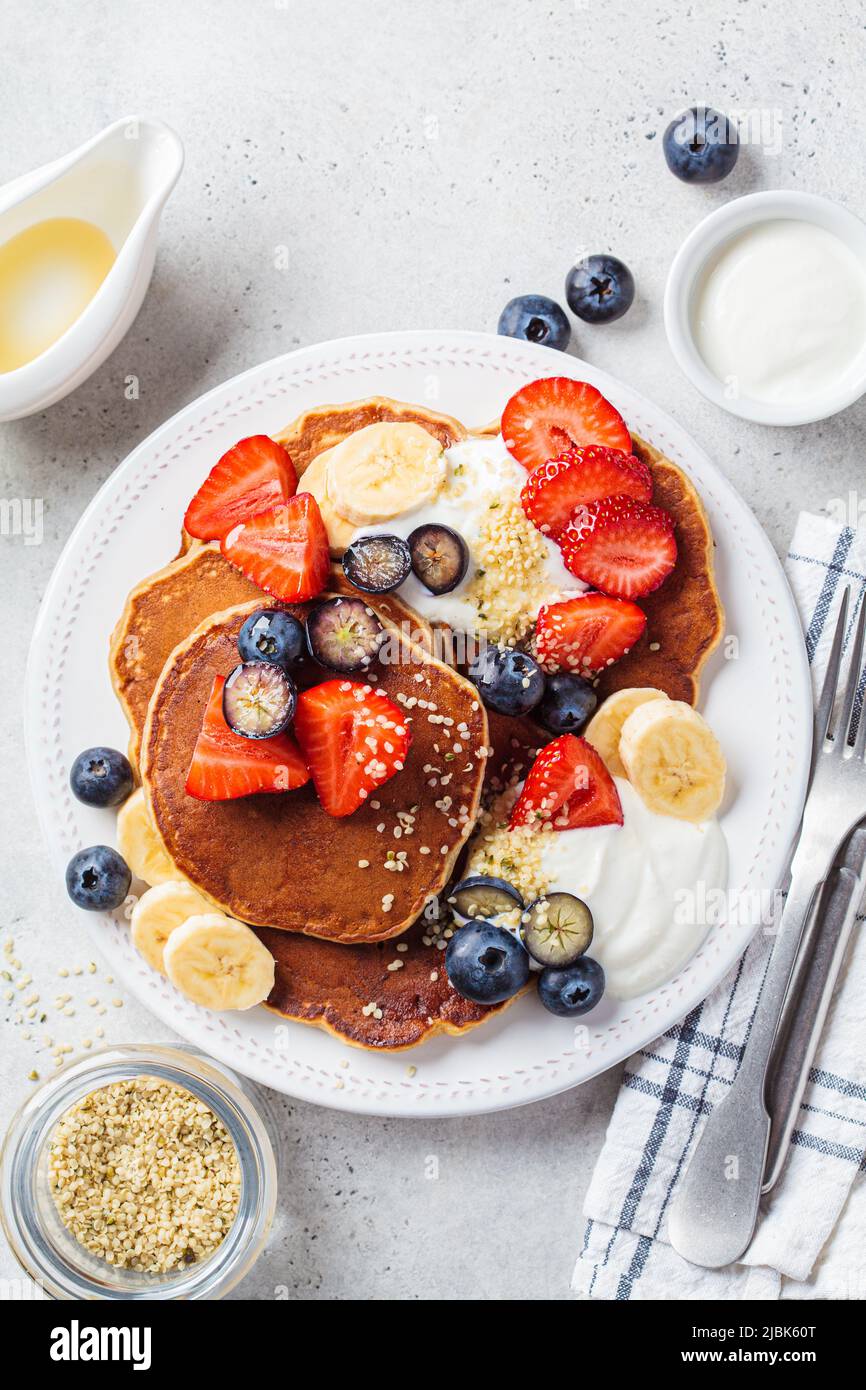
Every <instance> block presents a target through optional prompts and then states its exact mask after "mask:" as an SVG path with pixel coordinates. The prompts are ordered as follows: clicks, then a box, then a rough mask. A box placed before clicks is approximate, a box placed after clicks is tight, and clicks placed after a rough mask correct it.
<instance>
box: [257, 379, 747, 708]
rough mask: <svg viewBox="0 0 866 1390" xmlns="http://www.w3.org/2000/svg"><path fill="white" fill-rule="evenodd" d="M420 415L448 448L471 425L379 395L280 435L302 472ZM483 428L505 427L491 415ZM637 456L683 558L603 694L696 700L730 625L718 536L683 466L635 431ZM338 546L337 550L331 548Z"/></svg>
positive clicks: (648, 603) (319, 414) (650, 600)
mask: <svg viewBox="0 0 866 1390" xmlns="http://www.w3.org/2000/svg"><path fill="white" fill-rule="evenodd" d="M401 419H402V420H414V421H415V422H417V423H418V424H420V425H422V426H423V427H424V428H425V429H429V430H430V432H431V433H432V434H435V435H436V437H437V438H438V439H440V441H441V442H442V444H443V446H444V447H446V448H447V447H448V446H449V445H450V444H451V443H454V442H456V441H457V440H458V439H464V438H466V435H467V432H466V430H465V429H464V428H463V426H462V425H460V424H459V423H458V422H457V421H456V420H452V419H449V417H448V416H434V415H431V414H430V413H429V412H427V411H425V410H424V409H423V408H421V407H418V406H407V405H405V404H404V403H403V402H401V401H393V400H388V399H386V398H384V397H374V398H373V399H371V400H369V401H353V402H352V403H351V404H349V405H345V406H320V407H318V408H317V409H316V410H311V411H307V412H306V413H305V414H304V415H301V416H299V417H298V419H297V420H295V421H294V422H293V423H292V424H291V425H289V426H288V427H287V428H286V429H285V430H283V431H282V432H281V433H280V434H279V435H276V436H275V438H277V439H279V440H280V442H281V443H283V444H284V445H285V447H286V448H287V449H288V451H289V453H290V454H291V455H292V458H293V459H294V462H295V466H296V467H297V469H298V472H299V473H303V472H304V470H305V469H306V468H307V467H308V466H309V464H310V463H311V462H312V460H313V459H314V458H315V457H316V455H317V454H319V453H321V452H323V451H324V450H325V449H329V448H331V447H333V445H335V444H338V443H339V442H340V440H341V439H344V438H345V437H346V435H348V434H351V433H353V431H354V430H356V429H361V428H362V427H363V426H364V425H369V424H373V423H375V422H377V421H379V420H401ZM474 433H475V434H476V435H485V436H491V435H496V434H498V433H499V422H498V421H491V422H490V423H489V424H487V425H484V426H482V427H481V428H480V429H478V430H476V431H474ZM632 446H633V449H634V452H635V454H636V455H637V457H638V458H640V459H642V460H643V461H644V463H646V465H647V466H648V468H649V470H650V472H651V474H652V480H653V502H654V504H655V505H656V506H659V507H664V508H665V509H666V510H667V511H669V512H670V514H671V516H672V517H673V518H674V524H675V528H676V539H677V565H676V569H675V570H674V572H673V574H671V575H670V576H669V577H668V578H667V579H666V580H665V582H664V584H662V586H661V588H660V589H657V590H656V592H655V593H654V594H650V595H648V597H647V598H645V599H640V600H639V604H640V607H641V608H643V610H644V612H645V613H646V615H647V627H646V631H645V633H644V635H643V636H642V637H641V639H640V641H639V642H636V643H635V645H634V647H633V648H632V650H631V651H630V652H629V653H628V654H627V655H626V656H624V657H623V658H622V659H621V660H620V661H617V662H616V663H615V664H614V665H613V666H611V667H609V668H608V670H606V671H604V672H602V674H601V676H600V677H599V678H598V681H597V682H596V688H597V690H598V693H599V698H600V699H604V698H605V697H606V696H607V695H610V694H612V693H613V691H614V690H621V689H623V688H624V687H626V686H638V685H652V686H655V687H656V688H657V689H659V690H664V691H665V693H666V694H667V695H669V696H670V697H671V699H672V700H685V701H686V702H687V703H688V704H691V705H695V704H697V701H698V694H699V677H700V671H701V667H702V666H703V665H704V662H705V661H706V660H707V657H708V656H709V655H710V653H711V652H712V651H713V650H714V648H715V647H716V646H717V645H718V643H719V641H720V639H721V636H722V632H723V631H724V611H723V609H722V605H721V601H720V599H719V595H718V591H717V590H716V586H715V583H714V580H713V538H712V534H711V532H710V527H709V523H708V521H707V516H706V513H705V511H704V508H703V504H702V502H701V500H700V498H699V496H698V494H697V492H696V491H695V488H694V486H693V485H692V483H691V482H690V481H689V479H688V478H687V477H686V475H685V473H683V471H682V469H680V468H678V467H677V466H676V464H674V463H672V462H671V460H670V459H668V458H666V457H665V455H664V454H662V453H660V452H659V450H658V449H656V448H655V447H654V446H653V445H652V444H648V443H647V442H646V441H645V440H643V439H641V438H640V436H639V435H632ZM332 553H333V552H332Z"/></svg>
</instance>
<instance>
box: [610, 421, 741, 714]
mask: <svg viewBox="0 0 866 1390" xmlns="http://www.w3.org/2000/svg"><path fill="white" fill-rule="evenodd" d="M632 447H633V449H634V452H635V454H636V455H637V457H638V458H639V459H642V460H643V462H644V463H645V464H646V465H647V466H648V468H649V470H650V472H651V474H652V480H653V503H654V505H655V506H657V507H664V509H665V511H667V512H670V514H671V516H672V517H673V519H674V528H675V535H676V541H677V563H676V567H675V569H674V571H673V573H672V574H670V575H669V576H668V578H667V579H666V580H665V582H664V583H663V584H662V586H661V588H659V589H656V591H655V593H654V594H647V596H646V598H642V599H638V603H639V604H640V607H641V608H642V609H643V610H644V612H645V613H646V615H647V625H646V631H645V632H644V634H643V636H642V637H641V638H640V640H639V641H638V642H636V643H635V645H634V646H633V647H632V649H631V651H630V652H628V653H627V655H626V656H624V657H622V658H621V659H620V660H619V661H617V662H615V663H614V664H613V666H609V667H608V668H607V670H606V671H603V672H602V674H601V676H600V677H599V678H598V680H597V681H596V689H597V691H598V695H599V699H600V700H603V699H604V698H605V697H606V696H607V695H611V694H613V692H614V691H615V690H622V689H624V688H626V687H627V686H637V685H654V686H655V687H656V688H657V689H658V690H663V691H664V692H665V694H666V695H669V696H670V698H671V699H672V700H685V701H686V703H687V704H689V705H696V704H697V702H698V695H699V689H700V672H701V668H702V666H703V665H704V663H705V661H706V660H707V657H708V656H709V655H710V653H711V652H712V651H713V650H714V648H715V647H716V646H717V645H718V643H719V641H720V640H721V636H722V633H723V631H724V626H725V615H724V610H723V608H722V604H721V600H720V598H719V595H718V591H717V589H716V586H715V582H714V579H713V537H712V533H711V531H710V525H709V522H708V520H707V515H706V512H705V511H704V508H703V504H702V502H701V499H700V497H699V496H698V494H697V492H696V491H695V489H694V486H693V485H692V483H691V482H690V481H689V479H688V478H687V477H686V475H685V473H683V471H682V469H680V468H677V466H676V464H674V463H671V461H670V459H667V458H665V456H664V454H661V453H659V451H658V449H655V448H654V447H653V446H652V444H647V443H646V442H645V441H644V440H643V439H639V438H637V436H634V435H633V436H632Z"/></svg>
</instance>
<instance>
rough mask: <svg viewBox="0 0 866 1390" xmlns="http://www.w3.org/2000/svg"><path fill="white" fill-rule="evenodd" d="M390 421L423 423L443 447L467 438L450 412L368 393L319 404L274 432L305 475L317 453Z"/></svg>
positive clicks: (299, 470)
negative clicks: (441, 412)
mask: <svg viewBox="0 0 866 1390" xmlns="http://www.w3.org/2000/svg"><path fill="white" fill-rule="evenodd" d="M387 420H395V421H401V420H402V421H407V422H409V423H411V424H416V425H421V426H422V428H423V429H425V430H427V431H428V432H429V433H430V434H432V435H434V436H435V438H436V439H438V440H439V443H440V444H441V445H442V448H443V449H447V448H449V447H450V446H451V445H452V444H456V443H458V441H459V440H461V439H465V438H466V430H465V429H464V427H463V425H461V424H460V421H459V420H454V419H452V418H451V416H450V415H439V414H437V412H436V411H433V410H427V409H426V408H425V407H424V406H420V405H410V404H408V403H407V402H406V401H394V400H391V399H390V398H389V397H388V396H369V397H367V399H366V400H363V401H347V402H346V403H345V405H319V406H316V408H315V409H314V410H306V411H304V413H303V415H299V416H298V418H297V420H293V421H292V423H291V424H290V425H287V426H286V428H285V429H284V430H281V431H280V432H279V434H275V435H274V439H276V440H277V442H278V443H279V444H282V446H283V448H284V449H287V450H288V452H289V454H290V455H291V458H292V462H293V464H294V465H295V468H296V470H297V472H298V474H299V475H302V474H303V473H304V472H305V470H306V469H307V468H308V467H309V465H310V464H311V463H312V461H313V459H314V458H315V457H316V455H317V454H322V453H324V451H325V450H326V449H332V448H333V447H334V445H335V444H339V443H340V441H341V440H342V439H345V438H346V437H347V436H348V435H350V434H354V433H355V431H356V430H361V429H364V428H365V427H366V426H367V425H378V424H380V423H382V422H383V421H387Z"/></svg>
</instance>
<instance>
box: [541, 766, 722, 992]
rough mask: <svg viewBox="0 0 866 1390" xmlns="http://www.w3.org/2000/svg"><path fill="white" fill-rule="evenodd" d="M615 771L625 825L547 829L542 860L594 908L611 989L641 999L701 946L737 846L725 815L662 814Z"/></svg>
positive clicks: (594, 948)
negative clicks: (722, 820)
mask: <svg viewBox="0 0 866 1390" xmlns="http://www.w3.org/2000/svg"><path fill="white" fill-rule="evenodd" d="M614 780H615V782H616V787H617V791H618V792H619V796H620V800H621V802H622V810H623V824H622V825H601V826H595V827H590V828H588V829H583V830H560V831H555V832H551V833H550V834H545V835H544V836H543V840H544V845H543V849H542V856H541V863H542V868H543V871H544V875H545V877H546V878H548V879H549V881H550V884H549V889H548V891H550V892H553V891H555V890H558V891H560V892H564V893H573V894H574V895H575V897H578V898H582V899H583V901H584V902H585V903H586V904H587V906H588V907H589V909H590V911H591V912H592V916H593V921H594V924H595V931H594V935H593V939H592V945H591V946H590V948H589V951H588V954H589V955H591V956H594V957H595V959H596V960H597V961H598V962H599V964H600V965H602V966H603V967H604V972H605V976H606V981H607V989H608V990H609V991H610V993H611V994H612V995H614V996H615V997H616V998H617V999H633V998H634V997H635V996H636V995H638V994H644V993H645V992H646V991H647V990H650V989H654V988H655V987H656V986H657V985H661V984H664V983H665V981H667V980H669V979H671V978H672V976H674V975H675V974H676V973H677V971H678V970H679V969H680V967H681V966H682V965H685V963H686V961H687V960H689V958H690V957H691V956H693V955H694V953H695V951H696V950H697V949H698V947H699V946H700V944H701V941H702V940H703V938H704V936H705V935H706V931H707V926H708V923H707V922H705V921H702V920H700V918H701V917H702V915H704V914H703V913H702V908H701V904H702V903H704V902H705V901H706V898H707V895H712V894H713V893H714V892H716V891H717V890H723V889H724V888H725V887H726V885H727V877H728V848H727V844H726V842H725V837H724V834H723V832H722V829H721V827H720V826H719V824H718V821H716V820H711V821H706V822H704V823H703V824H698V825H695V824H692V823H691V822H689V821H684V820H677V819H675V818H674V817H673V816H657V815H655V814H654V812H652V811H650V810H648V808H647V807H646V806H645V805H644V803H643V801H642V800H641V798H640V797H639V796H638V794H637V792H636V791H635V789H634V787H633V786H632V785H631V783H630V782H627V781H625V779H624V778H621V777H617V778H615V779H614ZM711 900H712V899H711Z"/></svg>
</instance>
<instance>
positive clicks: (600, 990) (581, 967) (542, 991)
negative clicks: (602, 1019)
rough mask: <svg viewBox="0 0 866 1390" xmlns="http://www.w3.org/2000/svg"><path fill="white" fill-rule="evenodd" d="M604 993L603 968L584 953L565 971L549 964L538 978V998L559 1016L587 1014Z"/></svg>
mask: <svg viewBox="0 0 866 1390" xmlns="http://www.w3.org/2000/svg"><path fill="white" fill-rule="evenodd" d="M452 940H453V938H452ZM603 994H604V971H603V970H602V968H601V966H600V965H599V963H598V961H597V960H592V959H591V958H590V957H589V956H581V957H580V959H579V960H576V961H575V963H574V965H569V966H568V967H567V968H566V969H565V970H557V969H555V967H554V966H552V965H548V966H547V968H546V969H544V970H542V972H541V975H540V976H539V979H538V997H539V999H540V1000H541V1002H542V1004H543V1005H544V1007H545V1008H546V1009H548V1010H549V1011H550V1013H552V1014H558V1015H559V1017H560V1018H577V1016H578V1015H579V1014H588V1013H589V1011H590V1009H594V1008H595V1006H596V1004H597V1003H598V1001H599V999H600V998H601V996H602V995H603Z"/></svg>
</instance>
